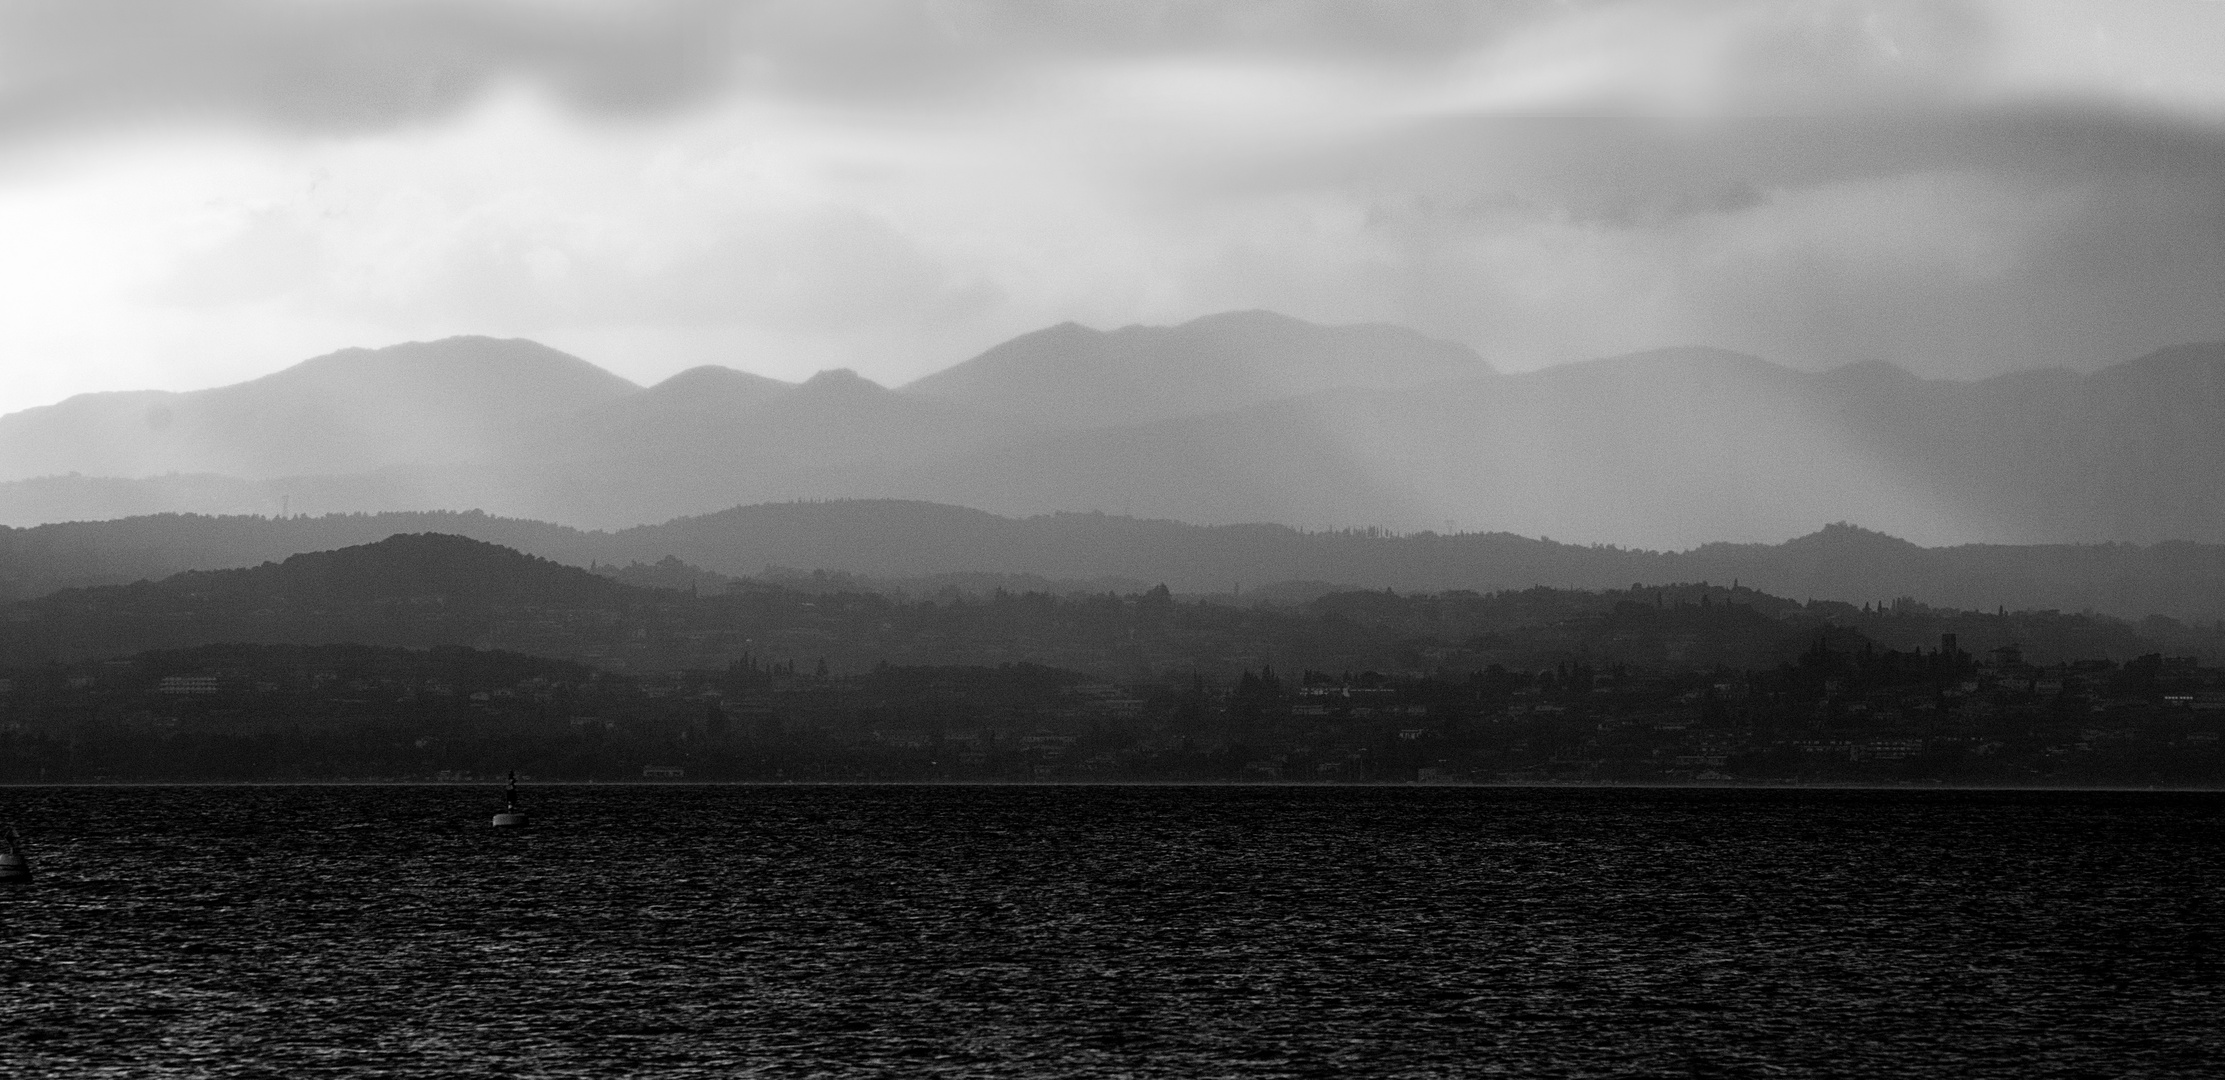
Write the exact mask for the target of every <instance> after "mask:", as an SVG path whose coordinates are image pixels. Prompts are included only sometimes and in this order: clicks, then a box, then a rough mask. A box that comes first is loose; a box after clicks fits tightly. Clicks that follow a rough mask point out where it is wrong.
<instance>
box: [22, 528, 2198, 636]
mask: <svg viewBox="0 0 2225 1080" xmlns="http://www.w3.org/2000/svg"><path fill="white" fill-rule="evenodd" d="M420 532H440V533H447V534H453V535H459V536H468V537H471V538H473V539H477V540H481V541H486V542H488V543H494V544H500V545H502V546H505V547H510V548H515V549H517V550H519V551H523V552H527V553H530V554H533V555H537V556H540V557H542V558H545V559H550V560H553V561H555V562H559V563H564V564H567V565H571V566H578V567H586V566H589V565H590V564H592V563H595V562H602V563H617V564H620V565H625V564H629V563H634V562H639V563H645V564H653V563H657V562H659V561H662V560H664V559H666V558H676V559H678V560H680V561H681V562H684V563H687V564H689V565H691V566H693V567H697V568H700V569H703V570H708V571H712V572H715V573H718V574H723V575H727V576H730V577H743V576H754V575H761V574H763V573H764V572H765V571H766V569H767V568H768V567H785V568H789V569H794V570H802V571H811V570H820V569H824V570H828V571H847V572H850V573H853V574H857V575H862V576H865V577H868V578H920V577H929V576H934V575H969V574H977V575H1033V576H1035V577H1036V578H1038V579H1042V580H1045V581H1047V582H1052V583H1057V582H1073V583H1081V582H1096V581H1100V580H1102V579H1121V580H1125V581H1131V582H1151V583H1159V582H1164V583H1165V584H1167V585H1168V586H1169V587H1170V588H1172V589H1173V590H1175V591H1176V592H1178V593H1188V594H1230V595H1232V596H1235V595H1240V594H1248V595H1261V594H1262V590H1263V588H1264V587H1266V586H1271V585H1275V584H1277V583H1285V582H1310V583H1315V584H1314V585H1313V586H1312V587H1310V588H1308V589H1305V590H1303V595H1306V596H1312V595H1319V594H1320V593H1322V592H1324V591H1329V589H1331V588H1361V589H1383V588H1392V589H1397V590H1400V591H1403V592H1416V591H1421V592H1435V591H1441V590H1445V589H1472V590H1476V591H1484V592H1490V591H1499V590H1505V589H1524V588H1529V587H1531V586H1535V585H1544V586H1551V587H1556V588H1575V589H1608V588H1622V587H1627V586H1628V585H1629V584H1630V583H1631V582H1678V581H1682V582H1699V581H1710V582H1716V583H1726V584H1727V583H1731V582H1734V581H1735V582H1738V583H1741V584H1744V585H1746V586H1748V587H1751V588H1756V589H1760V590H1762V591H1764V592H1768V593H1772V594H1775V595H1778V596H1786V597H1792V598H1795V599H1818V600H1840V601H1845V602H1849V603H1853V604H1855V605H1857V606H1859V605H1861V604H1865V603H1880V602H1885V603H1889V602H1891V601H1893V600H1896V599H1899V598H1902V597H1908V598H1912V599H1914V600H1917V601H1920V602H1922V603H1926V604H1931V605H1935V606H1939V607H1952V608H1963V609H1974V610H1989V611H1990V610H1996V609H2003V608H2005V609H2007V610H2010V611H2017V610H2049V609H2053V610H2060V611H2072V612H2076V611H2088V610H2090V611H2095V612H2100V613H2105V614H2113V615H2118V616H2122V617H2126V618H2135V619H2137V618H2144V617H2146V616H2149V615H2167V616H2171V617H2174V618H2177V619H2181V620H2188V621H2197V622H2202V623H2212V622H2215V621H2217V620H2219V619H2221V618H2225V545H2217V544H2193V543H2178V542H2174V543H2162V544H2153V545H2137V544H2087V545H2039V546H2024V547H2015V546H1999V545H1967V546H1961V547H1947V548H1925V547H1919V546H1917V545H1915V544H1911V543H1907V542H1906V541H1902V540H1897V539H1894V538H1892V537H1889V536H1885V535H1883V534H1881V533H1876V532H1872V531H1869V530H1866V529H1861V528H1857V527H1854V526H1851V525H1833V526H1829V527H1826V528H1824V529H1821V530H1819V531H1817V532H1815V533H1812V534H1809V535H1807V536H1803V537H1799V538H1797V539H1794V540H1791V541H1788V542H1786V543H1782V544H1709V545H1706V546H1703V547H1700V548H1695V549H1693V550H1690V551H1681V552H1655V551H1639V550H1632V549H1626V548H1615V547H1592V546H1580V545H1573V544H1561V543H1555V542H1553V541H1551V540H1546V539H1531V538H1527V537H1520V536H1514V535H1510V534H1507V533H1460V534H1456V535H1440V534H1437V533H1431V532H1423V533H1416V534H1409V535H1395V534H1390V533H1383V532H1378V531H1373V530H1365V531H1342V532H1305V531H1302V530H1298V529H1292V528H1288V527H1285V526H1280V525H1223V526H1197V525H1186V524H1183V523H1181V522H1174V521H1154V520H1145V519H1139V518H1130V517H1120V516H1113V515H1105V514H1050V515H1044V516H1040V517H1032V518H1018V519H1015V518H1006V517H999V516H997V515H995V514H989V513H984V512H981V511H978V510H968V509H965V508H962V507H956V506H945V505H940V504H935V503H922V502H908V501H899V500H850V501H838V502H824V503H806V502H789V503H764V504H758V505H753V506H743V507H736V508H734V509H731V510H726V511H722V512H720V513H716V514H707V515H702V516H699V517H689V518H678V519H675V520H672V521H669V522H665V523H663V524H659V525H649V526H642V527H639V528H633V529H626V530H622V531H618V532H610V533H605V532H590V531H583V530H578V529H572V528H568V527H565V526H561V525H551V524H547V523H544V522H538V521H526V520H521V519H517V518H502V517H495V516H491V515H488V514H482V513H477V512H470V513H449V512H429V513H386V514H336V515H328V516H323V517H314V518H312V517H295V518H264V517H252V516H233V517H206V516H201V515H192V514H160V515H152V516H147V517H136V518H121V519H117V520H113V521H99V522H71V523H66V524H58V525H42V526H37V527H34V528H27V529H5V528H0V599H24V598H31V597H37V596H41V595H45V594H47V593H50V592H53V591H55V590H56V589H61V588H68V587H72V586H83V585H105V584H123V583H128V582H132V581H137V580H140V579H143V578H150V579H151V578H162V577H167V576H169V575H171V574H174V573H178V572H180V571H185V570H213V569H225V568H237V567H248V566H255V565H257V564H260V563H263V562H268V561H275V560H282V559H286V558H288V557H290V556H293V555H296V554H301V553H304V552H311V551H323V550H330V549H334V548H340V547H347V546H351V545H358V544H367V543H372V542H375V541H378V540H382V539H384V538H386V537H388V536H391V535H394V534H396V533H420ZM1075 587H1077V588H1079V587H1081V586H1079V585H1076V586H1075ZM1051 591H1066V590H1065V589H1063V588H1054V589H1052V590H1051ZM1267 595H1273V593H1272V592H1269V593H1267Z"/></svg>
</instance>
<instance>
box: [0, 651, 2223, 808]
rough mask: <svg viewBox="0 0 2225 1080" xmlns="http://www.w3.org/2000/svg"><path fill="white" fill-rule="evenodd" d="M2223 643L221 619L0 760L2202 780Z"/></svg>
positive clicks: (346, 770) (224, 776)
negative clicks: (563, 645)
mask: <svg viewBox="0 0 2225 1080" xmlns="http://www.w3.org/2000/svg"><path fill="white" fill-rule="evenodd" d="M2221 734H2225V670H2220V669H2218V668H2215V667H2207V666H2203V665H2202V664H2200V663H2199V662H2197V661H2195V660H2194V659H2192V658H2172V657H2165V656H2162V655H2158V654H2150V655H2146V656H2141V657H2137V658H2134V659H2132V660H2129V661H2127V662H2124V663H2115V662H2112V661H2108V660H2101V659H2095V660H2087V661H2065V662H2055V663H2034V662H2030V661H2028V660H2027V659H2026V658H2025V657H2024V656H2023V655H2022V654H2021V652H2020V651H2019V650H2018V649H2017V648H2015V647H2013V646H2011V647H2002V648H1997V649H1994V650H1992V651H1991V652H1990V653H1988V654H1987V655H1973V654H1972V653H1970V652H1967V651H1965V650H1963V649H1962V648H1961V647H1960V646H1959V645H1958V643H1957V642H1956V640H1955V639H1954V637H1953V636H1952V635H1946V636H1944V637H1943V639H1942V641H1941V642H1940V644H1939V645H1937V646H1936V647H1933V648H1930V649H1919V650H1912V651H1896V650H1890V649H1886V650H1880V649H1877V648H1875V647H1874V646H1873V645H1871V644H1870V643H1869V642H1867V640H1866V639H1860V638H1859V636H1858V635H1852V634H1847V633H1844V632H1833V631H1831V630H1822V631H1818V632H1817V633H1816V634H1815V635H1814V640H1813V644H1812V646H1811V648H1809V649H1808V650H1807V651H1806V652H1804V653H1802V654H1800V655H1799V656H1798V657H1797V658H1796V659H1794V660H1792V661H1789V662H1786V663H1782V664H1779V665H1777V666H1775V667H1773V668H1769V669H1761V670H1732V669H1728V668H1715V669H1711V670H1684V671H1645V670H1638V669H1634V668H1632V667H1630V666H1628V665H1623V664H1607V665H1596V666H1595V665H1592V664H1586V663H1560V664H1556V665H1553V666H1550V667H1542V668H1538V669H1535V670H1514V669H1510V668H1508V667H1506V666H1502V665H1491V666H1488V667H1486V668H1483V669H1480V670H1473V671H1468V672H1464V673H1460V674H1458V675H1451V674H1449V673H1445V672H1439V673H1420V672H1410V673H1384V672H1378V671H1372V670H1369V671H1359V672H1327V671H1319V670H1299V671H1277V670H1275V669H1273V668H1272V667H1264V668H1261V669H1256V670H1251V669H1248V670H1244V671H1242V672H1241V673H1240V674H1238V675H1237V677H1235V678H1234V679H1223V678H1215V677H1209V676H1207V675H1205V674H1202V673H1187V674H1183V673H1168V674H1165V675H1162V676H1159V677H1156V678H1150V679H1144V680H1130V681H1109V680H1104V679H1100V678H1096V677H1093V676H1090V675H1086V674H1083V673H1079V672H1073V671H1066V670H1061V669H1057V668H1051V667H1045V666H1041V665H1034V664H1004V665H998V666H905V667H896V666H885V665H884V666H881V667H878V668H876V669H873V670H870V671H866V672H862V673H851V674H831V673H829V672H828V671H827V669H826V667H825V665H824V662H815V663H799V662H796V661H791V660H780V661H769V660H760V659H758V658H757V657H755V656H744V657H742V658H740V659H737V660H735V661H733V662H731V663H730V664H729V665H728V666H727V667H725V668H723V669H697V670H677V671H667V672H660V673H654V674H625V673H616V672H611V671H599V670H596V669H594V668H592V667H589V666H587V665H584V664H580V663H576V662H571V661H562V660H551V659H543V658H537V657H532V656H526V655H521V654H516V653H509V652H501V651H486V650H477V649H470V648H453V647H449V648H436V649H430V650H412V649H402V648H381V647H370V646H357V645H217V646H204V647H200V648H194V649H186V650H175V651H164V652H153V653H146V654H142V655H139V656H136V657H132V658H128V659H105V660H87V661H80V662H75V663H55V664H47V665H41V666H37V667H33V668H17V669H14V670H11V671H9V672H7V673H6V675H5V676H4V677H0V782H10V783H26V782H29V783H39V782H47V783H61V782H67V783H80V782H136V781H318V780H386V781H427V782H442V781H448V782H480V781H485V780H488V779H490V778H493V777H498V776H500V775H502V774H503V773H504V772H506V771H508V770H512V769H515V770H517V771H519V772H520V773H522V774H526V775H529V776H531V777H533V778H535V779H540V780H548V781H599V782H657V781H664V782H671V781H684V782H723V781H757V782H779V781H798V782H802V781H850V782H933V781H947V782H965V781H1005V782H1013V781H1018V782H1122V781H1125V782H1147V781H1172V782H1182V781H1188V782H1280V783H1294V782H1295V783H1571V782H1572V783H1634V784H1652V783H1702V784H1706V783H1718V784H1731V783H1842V784H1843V783H1875V784H1898V783H1953V784H1972V785H2005V786H2025V785H2103V786H2120V785H2122V786H2180V785H2205V784H2210V783H2214V782H2215V778H2217V777H2219V776H2221V775H2225V747H2221V746H2220V735H2221Z"/></svg>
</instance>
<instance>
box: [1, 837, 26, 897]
mask: <svg viewBox="0 0 2225 1080" xmlns="http://www.w3.org/2000/svg"><path fill="white" fill-rule="evenodd" d="M30 880H31V860H30V858H29V857H28V856H26V855H24V854H23V840H22V838H20V837H18V836H16V834H15V830H14V829H12V828H11V829H9V830H8V850H6V851H0V882H11V883H14V884H19V885H21V884H28V883H29V882H30Z"/></svg>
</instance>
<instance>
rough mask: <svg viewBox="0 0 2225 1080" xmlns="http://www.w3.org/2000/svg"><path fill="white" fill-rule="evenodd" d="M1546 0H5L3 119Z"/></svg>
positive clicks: (600, 77) (1064, 48)
mask: <svg viewBox="0 0 2225 1080" xmlns="http://www.w3.org/2000/svg"><path fill="white" fill-rule="evenodd" d="M1548 6H1549V5H1539V4H1506V5H1497V6H1485V5H1475V4H1469V3H1461V2H1450V0H1437V2H1426V3H1406V4H1382V5H1352V4H1342V3H1200V2H1182V3H1117V4H1105V3H1095V2H1067V3H1052V2H959V3H909V2H906V3H894V2H872V3H829V2H825V0H809V2H798V0H782V2H758V3H724V2H715V0H638V2H630V3H596V2H574V3H524V2H517V0H448V2H428V0H388V2H361V0H325V2H308V3H304V2H287V0H209V2H202V3H190V4H185V3H174V2H168V0H28V2H16V3H6V4H0V131H7V132H10V133H14V134H22V133H25V132H34V131H41V130H54V129H63V130H70V129H76V128H81V127H85V126H93V125H104V124H112V123H127V124H128V123H135V122H137V123H150V122H151V123H163V122H170V121H175V120H179V119H187V118H213V119H217V120H229V121H244V122H248V123H252V124H259V125H266V126H270V127H275V128H278V129H282V130H295V131H327V130H337V131H363V130H377V129H380V128H384V127H390V126H393V125H398V124H407V123H411V122H416V121H422V120H427V119H437V118H440V117H442V116H445V115H447V114H450V113H453V112H455V111H456V110H458V109H460V108H462V107H464V106H466V105H469V104H470V103H471V102H473V101H474V100H476V99H477V98H478V97H479V96H480V95H481V94H483V93H485V92H486V91H487V90H489V89H490V88H492V87H494V86H497V85H500V84H503V83H505V82H513V83H519V84H524V85H528V86H532V87H535V88H538V89H541V90H543V91H545V92H548V93H550V94H552V95H553V96H555V97H556V98H557V99H558V100H560V101H562V102H564V103H565V104H567V105H569V106H571V107H573V108H576V109H579V110H582V111H586V112H590V113H602V114H639V113H658V112H664V111H669V110H674V109H679V108H684V107H686V106H689V105H691V104H695V103H698V102H700V101H703V100H705V99H707V98H710V97H712V96H714V95H717V94H719V93H721V92H722V91H727V90H732V89H746V90H751V91H755V92H759V93H765V94H771V95H775V96H780V95H804V96H810V97H820V98H831V99H837V100H851V101H878V102H880V103H883V104H904V103H916V102H918V101H919V100H921V99H929V100H932V99H936V98H944V97H950V96H959V97H963V96H965V95H966V94H968V93H970V92H974V91H986V92H1000V91H1001V90H1002V89H1003V88H1005V87H1006V85H1007V80H1008V79H1009V78H1012V77H1015V76H1018V75H1020V74H1022V73H1024V72H1026V71H1028V70H1029V69H1031V68H1034V67H1037V66H1039V65H1043V64H1049V63H1055V62H1058V61H1061V60H1081V59H1090V58H1112V57H1119V56H1127V55H1136V54H1153V55H1157V54H1165V53H1187V52H1195V51H1206V52H1213V53H1227V52H1230V51H1240V52H1246V53H1252V54H1272V55H1285V56H1299V57H1309V58H1316V59H1320V58H1346V59H1350V60H1354V61H1382V62H1390V61H1397V62H1404V61H1413V60H1427V59H1429V58H1431V57H1437V56H1442V55H1445V54H1447V53H1449V52H1451V51H1454V50H1457V49H1459V48H1461V47H1463V46H1464V45H1465V44H1467V43H1469V42H1472V41H1473V40H1474V39H1476V37H1477V36H1478V35H1483V34H1487V33H1489V32H1491V30H1492V28H1494V27H1496V26H1502V25H1505V24H1508V23H1510V22H1513V21H1517V20H1519V19H1521V18H1523V17H1525V13H1526V12H1528V11H1531V10H1533V9H1539V8H1543V7H1548Z"/></svg>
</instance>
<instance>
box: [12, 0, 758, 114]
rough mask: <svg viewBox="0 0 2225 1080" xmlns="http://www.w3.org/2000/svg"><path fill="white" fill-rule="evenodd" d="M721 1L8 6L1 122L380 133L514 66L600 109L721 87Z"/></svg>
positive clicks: (679, 98)
mask: <svg viewBox="0 0 2225 1080" xmlns="http://www.w3.org/2000/svg"><path fill="white" fill-rule="evenodd" d="M726 11H727V9H726V8H725V7H724V6H723V5H717V4H711V3H705V2H699V0H652V2H645V3H639V4H633V5H629V6H627V7H625V8H623V9H619V8H612V7H605V8H594V7H587V6H582V5H577V4H573V5H564V4H556V5H526V4H519V3H484V2H481V3H430V2H421V0H420V2H411V0H401V2H390V3H354V2H328V3H284V2H271V0H210V2H205V3H170V2H166V0H48V2H39V0H34V2H30V3H16V4H10V5H6V6H0V68H4V74H0V130H9V131H11V132H13V133H23V132H27V131H40V130H52V129H57V128H59V129H64V130H67V129H73V128H79V127H83V126H88V125H100V124H107V123H117V122H122V123H133V122H153V123H163V122H171V121H176V120H180V119H193V118H203V117H208V118H215V119H220V120H240V121H246V122H249V123H255V124H263V125H270V126H274V127H278V128H282V129H294V130H307V131H324V130H340V131H354V130H367V129H368V130H376V129H380V128H385V127H390V126H393V125H396V124H403V123H409V122H413V121H419V120H425V119H431V118H438V117H440V116H443V115H446V114H448V113H451V112H453V111H455V110H456V109H458V108H460V107H462V106H464V105H467V104H469V103H471V102H472V101H474V100H476V99H477V98H478V96H479V95H480V94H482V93H483V92H485V91H486V90H487V89H488V88H489V87H490V86H491V85H493V84H496V83H498V82H500V81H502V80H517V81H521V82H526V83H531V84H535V85H538V86H541V87H543V88H546V89H547V90H549V91H551V92H553V93H554V94H556V95H557V96H559V97H560V98H562V99H563V100H565V101H566V102H568V103H569V104H571V105H573V106H574V107H577V108H581V109H585V110H590V111H596V112H629V111H643V110H652V111H653V110H661V109H668V108H672V107H674V106H676V105H679V104H682V103H684V102H686V101H689V100H692V99H694V98H696V97H699V96H701V95H703V94H705V93H708V92H710V91H711V90H712V89H714V88H715V87H716V86H717V85H719V83H720V82H721V80H722V79H723V77H724V74H725V72H726V68H727V63H728V58H727V57H726V56H725V55H724V50H723V42H724V40H725V35H724V34H723V33H721V32H720V30H721V28H722V27H723V26H724V25H726V24H727V23H728V22H729V21H730V17H729V16H728V15H727V14H726Z"/></svg>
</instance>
